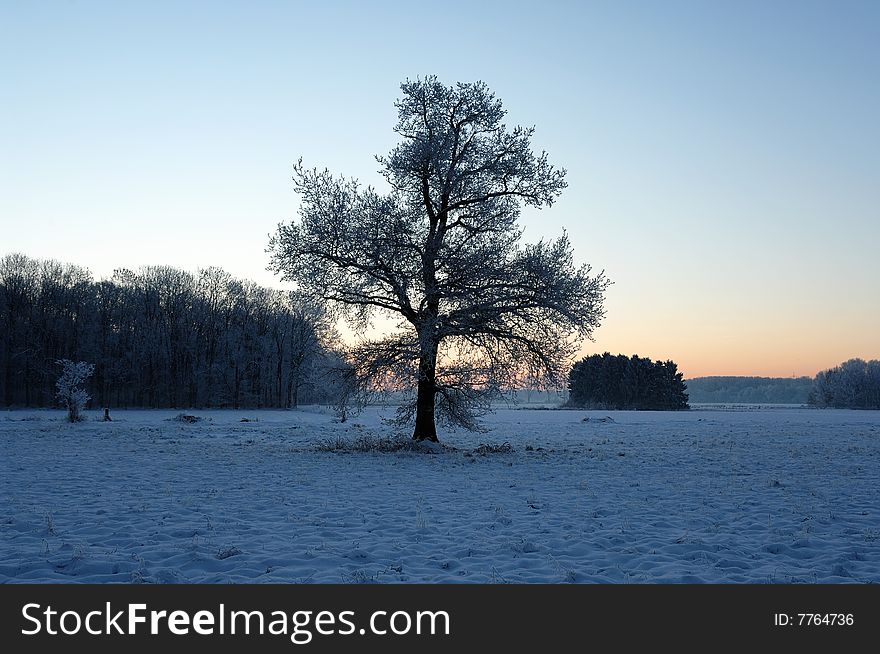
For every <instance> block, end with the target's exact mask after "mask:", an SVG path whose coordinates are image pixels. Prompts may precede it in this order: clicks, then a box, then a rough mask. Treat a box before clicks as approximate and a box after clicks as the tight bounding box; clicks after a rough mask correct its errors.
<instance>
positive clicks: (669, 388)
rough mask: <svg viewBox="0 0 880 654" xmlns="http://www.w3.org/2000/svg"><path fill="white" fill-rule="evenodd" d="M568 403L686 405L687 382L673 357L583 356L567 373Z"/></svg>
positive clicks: (649, 406)
mask: <svg viewBox="0 0 880 654" xmlns="http://www.w3.org/2000/svg"><path fill="white" fill-rule="evenodd" d="M568 388H569V400H568V406H571V407H584V408H597V409H641V410H660V411H664V410H679V409H687V408H688V395H687V392H686V391H687V386H686V385H685V383H684V379H683V378H682V374H681V373H680V372H678V366H677V365H676V364H675V362H673V361H651V359H646V358H642V357H639V356H637V355H633V356H632V357H627V356H624V355H622V354H618V355H617V356H613V355H611V354H609V353H608V352H606V353H604V354H601V355H599V354H594V355H592V356H588V357H585V358H583V359H581V360H580V361H578V362H577V363H575V364H574V366H573V367H572V369H571V373H570V374H569V383H568Z"/></svg>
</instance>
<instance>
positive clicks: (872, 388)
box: [809, 359, 880, 409]
mask: <svg viewBox="0 0 880 654" xmlns="http://www.w3.org/2000/svg"><path fill="white" fill-rule="evenodd" d="M809 404H810V405H811V406H816V407H823V408H824V407H829V408H835V409H880V361H877V360H872V361H865V360H864V359H850V360H849V361H845V362H844V363H841V364H840V365H839V366H836V367H834V368H831V369H829V370H824V371H822V372H820V373H819V374H817V375H816V378H815V379H814V380H813V386H812V388H811V389H810V395H809Z"/></svg>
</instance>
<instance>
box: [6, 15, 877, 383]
mask: <svg viewBox="0 0 880 654" xmlns="http://www.w3.org/2000/svg"><path fill="white" fill-rule="evenodd" d="M425 74H437V75H439V76H440V78H441V79H442V80H444V81H446V82H454V81H471V80H476V79H482V80H484V81H485V82H487V83H488V84H489V86H490V87H491V88H492V89H493V90H495V91H496V93H497V94H498V96H499V97H500V98H501V99H502V100H503V101H504V103H505V106H506V107H507V109H508V111H509V114H508V118H509V123H510V124H514V123H523V124H529V125H531V124H534V125H535V126H536V127H537V133H536V136H535V145H536V146H537V147H538V148H542V149H546V150H547V151H548V152H549V153H550V158H551V161H553V162H554V163H556V164H558V165H560V166H563V167H565V168H567V169H568V171H569V174H568V180H569V188H568V189H567V190H566V192H565V193H564V194H563V196H562V198H561V199H560V201H559V202H558V203H557V205H555V206H554V207H553V208H552V209H550V210H545V211H543V212H542V213H540V214H538V213H527V214H525V215H524V219H523V222H524V225H525V226H526V238H527V239H537V238H539V237H541V236H553V235H556V234H558V233H559V232H560V231H561V230H562V229H563V228H566V229H568V231H569V233H570V235H571V238H572V241H573V243H574V246H575V250H576V252H577V255H578V257H579V258H580V259H581V260H582V261H587V262H590V263H591V264H592V265H593V266H594V267H595V268H597V269H602V268H604V269H605V270H606V271H607V273H608V275H609V276H610V277H611V278H612V279H613V280H614V282H615V285H614V286H612V287H611V289H610V291H609V295H608V302H607V308H608V318H607V320H606V321H605V323H604V325H603V326H602V327H601V328H600V329H599V331H598V332H597V334H596V336H597V340H596V343H595V344H588V345H587V346H586V347H585V349H584V352H588V351H600V352H601V351H603V350H611V351H612V352H623V353H626V354H632V353H639V354H641V355H644V356H650V357H652V358H673V359H675V360H676V361H678V362H679V364H680V366H681V367H682V369H683V370H684V371H685V373H686V375H688V376H696V375H703V374H765V375H785V376H787V375H791V374H792V373H796V374H813V373H815V372H816V370H818V369H819V368H822V367H827V366H830V365H834V364H836V363H838V362H839V361H841V360H843V359H845V358H849V357H851V356H862V357H865V358H880V293H878V283H880V257H878V256H877V250H878V243H880V211H878V207H880V126H878V122H880V119H878V116H880V2H831V1H828V2H795V1H794V0H792V1H789V2H780V1H767V2H725V3H722V2H696V1H695V2H641V3H622V2H608V3H588V2H542V3H537V2H528V3H516V2H509V1H508V2H497V3H490V2H474V1H473V0H471V1H469V2H440V3H416V2H384V3H383V2H369V3H367V2H350V3H342V2H137V3H136V2H82V1H74V0H71V1H67V2H23V1H22V2H0V79H2V80H3V81H2V84H0V227H2V230H0V254H3V253H6V252H10V251H22V252H24V253H26V254H29V255H31V256H34V257H53V258H57V259H61V260H65V261H70V262H73V263H78V264H81V265H85V266H88V267H89V268H91V269H92V270H93V272H95V274H96V275H98V276H105V275H109V274H111V273H112V270H113V269H114V268H117V267H123V266H125V267H136V266H139V265H142V264H169V265H175V266H179V267H182V268H187V269H191V270H194V269H196V268H198V267H204V266H208V265H220V266H222V267H224V268H226V269H227V270H229V271H230V272H232V273H234V274H236V275H238V276H241V277H247V278H251V279H254V280H256V281H258V282H260V283H263V284H266V285H278V282H277V280H275V278H274V277H273V275H272V274H271V273H269V272H267V271H266V270H265V267H266V265H267V262H268V260H267V256H266V254H265V253H264V248H265V246H266V243H267V235H268V234H269V233H270V232H272V231H274V228H275V225H276V224H277V223H278V222H279V221H281V220H289V219H291V218H293V217H294V216H295V214H296V207H297V198H296V196H295V195H294V193H293V191H292V188H291V183H290V174H291V165H292V163H293V162H294V161H295V160H296V159H297V158H298V157H300V156H302V157H303V158H304V160H305V162H306V163H307V164H309V165H317V166H327V167H329V168H331V169H332V170H334V171H336V172H340V173H345V174H346V175H348V176H355V177H359V178H361V179H362V180H364V181H367V182H374V183H375V182H378V181H379V178H378V176H377V175H376V172H375V171H376V168H377V166H376V164H375V162H374V161H373V159H372V156H373V155H374V154H379V153H384V152H386V151H387V150H388V149H389V148H390V147H391V146H392V145H393V143H394V134H393V132H392V130H391V128H392V126H393V124H394V122H395V110H394V107H393V101H394V99H395V98H396V97H397V95H398V91H399V89H398V86H399V84H400V82H401V81H403V80H404V79H406V78H407V77H417V76H421V75H425Z"/></svg>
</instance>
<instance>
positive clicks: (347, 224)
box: [269, 77, 610, 440]
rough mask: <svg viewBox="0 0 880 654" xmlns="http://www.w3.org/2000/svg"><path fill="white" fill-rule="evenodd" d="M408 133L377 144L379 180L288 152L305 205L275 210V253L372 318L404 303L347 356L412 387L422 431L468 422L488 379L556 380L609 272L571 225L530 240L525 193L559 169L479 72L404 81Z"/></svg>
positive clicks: (543, 190) (547, 197)
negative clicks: (591, 259) (590, 260)
mask: <svg viewBox="0 0 880 654" xmlns="http://www.w3.org/2000/svg"><path fill="white" fill-rule="evenodd" d="M401 90H402V92H403V95H402V97H401V98H400V99H399V100H398V101H397V103H396V107H397V109H398V118H399V120H398V123H397V126H396V127H395V131H396V132H397V133H398V134H399V135H400V136H401V137H402V140H401V141H400V143H399V144H398V145H397V146H396V147H395V148H394V149H393V150H392V151H391V152H390V153H389V155H388V156H387V157H377V161H378V162H379V164H380V166H381V170H380V172H381V173H382V175H383V176H384V177H385V179H386V180H387V182H388V184H389V185H390V187H391V190H390V192H388V193H387V194H385V195H380V194H379V193H377V192H376V191H375V190H374V189H372V188H369V187H367V188H362V187H361V186H360V185H359V184H358V183H357V181H355V180H348V179H344V178H337V177H334V176H333V175H331V174H330V172H329V171H327V170H324V171H318V170H317V169H313V170H309V169H306V168H305V167H303V165H302V161H300V162H299V163H298V164H297V165H296V166H295V168H294V172H295V174H294V178H293V179H294V182H295V188H296V191H297V192H298V193H299V194H300V195H301V196H302V202H301V206H300V210H299V220H298V221H296V222H292V223H289V224H282V225H279V227H278V231H277V232H276V234H275V235H274V236H273V238H272V240H271V242H270V245H269V252H270V253H271V254H272V265H273V268H274V270H275V271H276V272H279V273H281V274H282V275H283V277H284V279H287V280H291V281H294V282H296V283H297V284H298V288H299V290H300V292H301V293H304V294H306V295H310V296H312V297H313V298H315V299H316V300H324V301H329V302H331V303H333V304H334V305H335V306H336V307H337V308H338V309H339V310H340V312H341V313H342V315H344V316H345V317H347V318H348V319H349V321H350V324H351V325H352V327H353V328H355V330H356V331H357V332H358V333H360V334H364V333H365V332H366V328H367V326H368V325H369V320H370V318H371V316H372V315H373V313H374V312H377V311H378V312H384V313H386V314H390V315H392V316H394V317H396V319H397V323H396V329H395V330H394V331H393V332H392V333H390V334H388V335H387V336H385V337H384V338H381V339H378V340H372V341H366V342H363V343H361V345H359V346H358V347H356V349H355V351H354V352H353V353H352V357H351V362H352V363H353V364H354V365H356V366H357V368H358V369H359V370H360V371H362V372H363V373H365V374H370V375H373V376H376V377H378V378H379V379H380V380H382V382H383V383H389V382H392V383H397V384H401V383H403V384H404V385H409V386H410V387H413V386H414V387H415V389H416V393H415V401H414V402H412V403H411V405H410V406H409V407H407V412H408V415H409V417H411V416H412V412H413V411H414V413H415V429H414V432H413V438H414V439H416V440H437V430H436V424H435V415H436V417H437V418H438V419H440V420H443V421H446V422H448V423H451V424H456V425H460V426H464V427H468V428H473V427H474V426H475V424H476V423H475V417H476V416H477V414H478V413H479V410H480V409H481V408H486V407H487V406H488V400H489V398H490V397H491V395H492V393H493V391H496V390H497V389H498V388H500V387H501V386H511V385H515V383H516V381H517V380H518V379H520V378H522V377H524V376H527V375H528V376H531V377H533V378H534V377H539V378H541V379H543V380H545V381H547V382H549V383H555V384H557V385H561V383H562V381H563V379H564V375H565V372H566V371H567V363H568V361H569V360H570V358H571V356H572V355H573V353H574V351H575V349H576V344H577V342H578V340H581V339H583V338H591V337H592V333H593V331H594V330H595V329H596V327H598V325H599V321H600V320H601V318H602V317H603V316H604V309H603V300H604V293H605V290H606V288H607V286H608V284H609V283H610V282H609V281H608V280H607V279H606V277H605V276H604V274H603V273H599V274H597V275H593V276H591V275H590V267H589V266H587V265H582V266H579V267H578V266H576V265H575V264H574V261H573V256H572V249H571V245H570V243H569V241H568V238H567V237H566V235H565V234H563V235H562V236H561V237H560V238H558V239H556V240H551V241H540V242H538V243H535V244H527V245H521V244H520V238H521V236H522V230H521V229H520V227H519V226H518V224H517V219H518V217H519V215H520V210H521V208H522V207H523V206H524V205H527V206H531V207H536V208H541V207H543V206H550V205H551V204H552V203H553V201H554V199H555V198H556V197H557V196H558V195H559V193H560V192H561V191H562V190H563V188H565V186H566V182H565V179H564V177H565V171H564V170H562V169H556V168H554V167H553V166H552V165H550V163H548V161H547V155H546V153H541V154H540V155H535V154H534V153H533V152H532V149H531V143H530V141H531V137H532V134H533V131H534V128H523V127H515V128H513V129H512V130H508V129H507V128H506V126H505V125H504V123H503V122H502V120H503V118H504V115H505V111H504V110H503V108H502V105H501V102H500V100H498V99H496V98H495V96H494V94H493V93H492V92H490V91H489V89H488V87H487V86H486V85H485V84H483V83H482V82H476V83H469V84H456V85H454V86H445V85H443V84H441V83H440V82H438V81H437V79H436V78H434V77H428V78H425V79H420V80H416V81H407V82H405V83H404V84H402V85H401Z"/></svg>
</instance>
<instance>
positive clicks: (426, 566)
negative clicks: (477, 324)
mask: <svg viewBox="0 0 880 654" xmlns="http://www.w3.org/2000/svg"><path fill="white" fill-rule="evenodd" d="M176 413H177V412H175V411H114V412H113V414H112V417H113V421H112V422H99V421H98V420H99V417H100V416H99V415H96V414H93V413H89V414H87V417H88V418H89V420H88V421H87V422H83V423H78V424H69V423H66V422H65V421H64V414H63V412H60V411H26V410H25V411H11V412H4V413H2V414H0V581H2V582H141V581H143V582H482V583H485V582H499V583H500V582H515V583H521V582H526V583H531V582H550V583H556V582H615V583H616V582H648V583H654V582H673V583H676V582H734V583H741V582H758V583H763V582H822V583H844V582H878V581H880V503H878V488H880V457H878V453H880V412H877V411H847V410H825V411H819V410H809V409H788V408H786V409H775V410H774V409H750V410H738V411H731V410H694V411H690V412H675V413H653V412H611V414H610V415H612V416H613V422H612V421H603V420H602V419H603V418H605V417H606V416H608V415H609V413H608V412H589V411H550V410H544V411H539V410H513V409H506V410H501V411H499V412H498V413H497V414H495V415H494V416H491V417H490V421H489V423H488V427H489V431H488V432H486V433H482V434H473V433H467V432H453V433H449V434H446V435H445V442H444V443H443V444H441V445H432V446H430V447H405V446H404V444H405V442H406V439H405V438H403V439H402V440H401V439H400V438H399V437H405V436H406V434H397V433H395V431H394V429H392V428H390V427H387V426H385V424H384V423H383V422H382V418H383V417H390V416H391V415H393V409H392V408H388V409H379V408H371V409H368V410H367V411H366V412H365V413H364V414H361V415H360V416H356V417H353V418H351V419H350V420H349V421H348V422H346V423H339V422H337V421H336V420H335V419H334V417H333V415H332V413H331V412H329V411H323V410H318V409H313V410H300V411H247V412H245V411H232V410H228V411H204V412H200V411H192V413H193V414H194V415H197V416H198V417H201V418H202V420H201V421H199V422H197V423H192V424H190V423H181V422H178V421H175V420H173V418H174V416H175V415H176ZM585 418H591V420H587V421H585ZM244 419H247V422H244V421H243V420H244ZM596 419H598V420H596ZM371 442H375V443H378V444H382V445H385V446H387V447H383V448H382V449H384V451H382V452H371V451H363V450H364V449H369V448H368V447H367V448H365V447H355V446H354V444H356V443H360V444H361V445H362V446H363V445H364V444H365V443H366V444H367V445H369V443H371ZM394 442H399V443H400V445H401V446H400V447H398V448H396V447H392V446H391V445H393V444H394ZM348 443H351V444H352V445H353V446H352V447H351V448H347V447H346V444H348Z"/></svg>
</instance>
